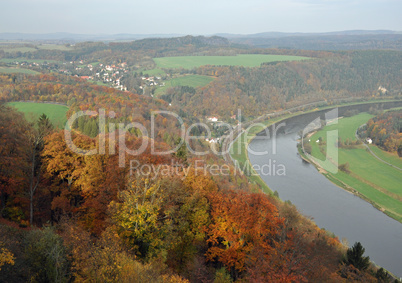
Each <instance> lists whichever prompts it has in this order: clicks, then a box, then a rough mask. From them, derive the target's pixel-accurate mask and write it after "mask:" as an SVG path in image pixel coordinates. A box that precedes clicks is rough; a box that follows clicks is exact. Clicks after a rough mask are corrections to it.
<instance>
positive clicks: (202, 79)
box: [155, 75, 214, 95]
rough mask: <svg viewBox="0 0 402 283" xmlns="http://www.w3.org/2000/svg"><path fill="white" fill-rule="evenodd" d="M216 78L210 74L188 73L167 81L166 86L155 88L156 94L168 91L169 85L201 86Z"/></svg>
mask: <svg viewBox="0 0 402 283" xmlns="http://www.w3.org/2000/svg"><path fill="white" fill-rule="evenodd" d="M213 80H214V78H212V77H208V76H201V75H188V76H183V77H178V78H174V79H171V80H168V81H165V86H159V87H158V88H157V89H156V90H155V95H160V94H162V93H164V92H165V91H166V89H167V88H169V87H175V86H191V87H194V88H196V87H201V86H206V85H207V84H209V83H210V82H212V81H213Z"/></svg>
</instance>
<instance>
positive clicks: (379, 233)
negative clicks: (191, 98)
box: [248, 102, 402, 277]
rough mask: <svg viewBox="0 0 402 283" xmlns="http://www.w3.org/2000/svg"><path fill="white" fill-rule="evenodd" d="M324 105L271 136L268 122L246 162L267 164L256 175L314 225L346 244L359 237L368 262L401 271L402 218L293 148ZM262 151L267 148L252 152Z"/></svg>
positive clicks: (289, 121)
mask: <svg viewBox="0 0 402 283" xmlns="http://www.w3.org/2000/svg"><path fill="white" fill-rule="evenodd" d="M378 105H379V107H383V108H384V109H386V108H389V107H396V106H401V105H402V102H399V104H398V103H385V104H381V105H380V104H378ZM369 107H373V104H361V105H358V106H345V107H341V108H338V111H339V116H342V115H343V113H344V112H345V111H347V110H351V109H358V110H359V111H367V110H368V108H369ZM328 111H329V110H325V111H319V112H315V113H308V114H303V115H299V116H297V117H292V118H289V119H287V120H284V121H283V122H284V123H285V126H283V127H281V128H279V130H278V131H277V136H276V138H275V139H274V138H270V135H269V134H267V133H273V130H272V126H271V127H269V128H268V129H267V130H266V131H265V132H262V133H260V134H259V135H258V138H256V139H254V140H253V141H252V142H251V143H250V144H249V148H248V154H249V159H250V162H251V164H252V165H253V166H263V165H267V164H270V167H271V170H270V171H271V172H269V170H266V171H265V173H267V174H261V178H262V179H263V180H264V182H266V184H267V185H268V186H269V187H270V188H271V190H272V191H277V192H278V193H279V197H280V198H281V199H282V200H284V201H285V200H290V201H291V202H292V203H293V204H295V205H296V207H297V208H298V209H299V211H300V212H301V213H302V214H304V215H305V216H307V217H312V218H313V220H314V221H315V223H316V224H317V225H318V226H319V227H321V228H325V229H326V230H329V231H331V232H333V233H335V235H337V236H338V237H339V238H340V239H346V240H347V241H348V243H349V245H350V246H351V245H353V244H354V243H355V242H361V243H362V245H363V247H365V248H366V253H365V255H368V256H370V259H371V260H372V261H373V262H375V263H376V264H378V265H380V266H383V267H384V268H386V269H387V270H389V271H391V272H392V273H394V274H395V275H397V276H400V277H402V224H401V223H399V222H398V221H396V220H394V219H392V218H390V217H388V216H387V215H385V214H384V213H382V212H381V211H379V210H377V209H376V208H374V207H373V206H372V205H371V204H369V203H368V202H366V201H364V200H362V199H360V198H359V197H357V196H355V195H353V194H351V193H349V192H347V191H345V190H343V189H341V188H339V187H338V186H336V185H334V184H333V183H332V182H330V181H329V180H328V179H327V178H326V177H325V176H323V175H321V174H320V173H319V172H318V171H317V169H316V168H315V167H314V166H313V165H311V164H309V163H307V162H305V161H304V160H302V159H301V157H300V156H299V154H298V151H297V140H298V139H299V134H298V132H299V131H300V130H302V129H304V128H305V127H306V126H307V125H308V124H309V123H310V122H311V121H313V120H314V119H315V118H317V117H321V119H323V118H324V117H325V116H324V113H326V112H328ZM268 130H269V132H268ZM273 141H275V142H273ZM275 144H276V145H275ZM264 151H267V152H268V153H266V154H264V155H260V154H256V152H264ZM274 151H276V153H275V152H274ZM274 166H275V167H274ZM280 168H281V171H278V169H280ZM283 168H284V170H282V169H283ZM275 172H276V173H277V174H276V173H275ZM401 184H402V174H401Z"/></svg>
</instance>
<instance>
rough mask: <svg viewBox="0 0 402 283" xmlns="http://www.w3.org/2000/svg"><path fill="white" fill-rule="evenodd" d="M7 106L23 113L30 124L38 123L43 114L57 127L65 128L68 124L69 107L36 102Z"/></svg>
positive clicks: (14, 103) (12, 103)
mask: <svg viewBox="0 0 402 283" xmlns="http://www.w3.org/2000/svg"><path fill="white" fill-rule="evenodd" d="M7 105H9V106H12V107H15V108H16V109H17V110H18V111H21V112H23V113H24V114H25V117H26V119H27V120H28V121H30V122H33V121H36V120H37V119H38V117H39V116H40V115H42V114H46V115H47V116H48V117H49V119H50V121H51V122H52V123H53V125H54V126H55V127H59V128H63V127H64V125H65V123H66V122H67V116H66V113H67V111H68V107H67V106H64V105H58V104H47V103H35V102H9V103H7Z"/></svg>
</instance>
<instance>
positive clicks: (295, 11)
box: [0, 0, 402, 35]
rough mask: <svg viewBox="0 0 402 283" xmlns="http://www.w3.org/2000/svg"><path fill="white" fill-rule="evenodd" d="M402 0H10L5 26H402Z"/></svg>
mask: <svg viewBox="0 0 402 283" xmlns="http://www.w3.org/2000/svg"><path fill="white" fill-rule="evenodd" d="M401 11H402V0H248V1H246V0H142V1H140V0H114V1H113V0H68V1H67V0H7V1H3V2H2V3H1V8H0V32H23V33H53V32H70V33H81V34H101V33H102V34H117V33H131V34H170V33H177V34H193V35H196V34H214V33H240V34H251V33H259V32H267V31H280V32H327V31H341V30H353V29H365V30H377V29H390V30H397V31H402V20H401Z"/></svg>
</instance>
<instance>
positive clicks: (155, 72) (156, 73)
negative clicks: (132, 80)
mask: <svg viewBox="0 0 402 283" xmlns="http://www.w3.org/2000/svg"><path fill="white" fill-rule="evenodd" d="M140 72H142V73H143V74H144V75H148V76H166V72H165V71H164V70H162V69H152V70H143V69H140V70H137V71H135V72H134V73H140Z"/></svg>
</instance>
